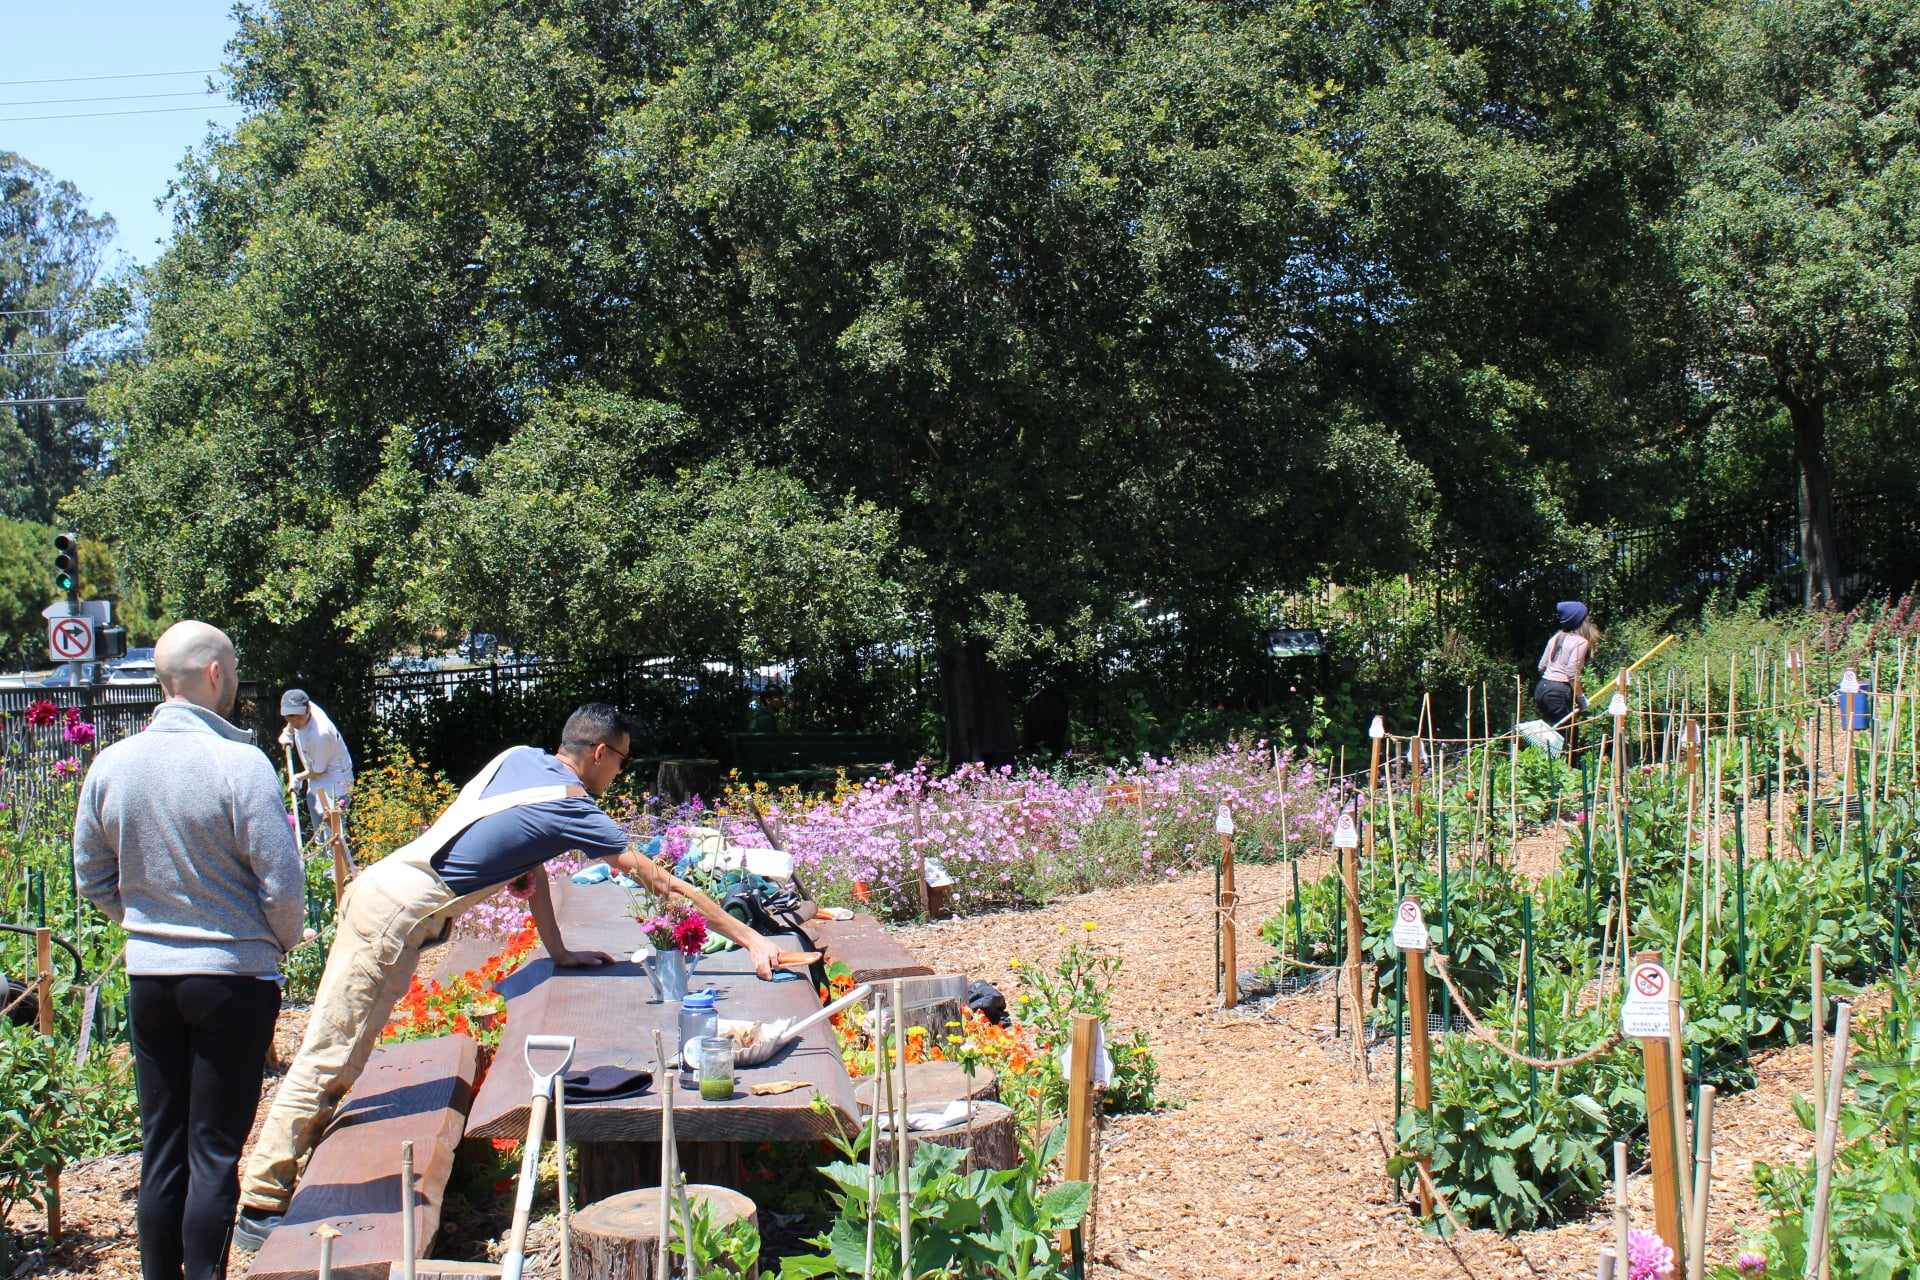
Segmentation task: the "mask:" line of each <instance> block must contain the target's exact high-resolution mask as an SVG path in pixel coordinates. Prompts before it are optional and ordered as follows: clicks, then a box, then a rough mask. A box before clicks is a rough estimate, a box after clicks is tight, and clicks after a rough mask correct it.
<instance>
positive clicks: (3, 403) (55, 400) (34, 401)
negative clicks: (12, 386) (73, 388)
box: [0, 396, 87, 409]
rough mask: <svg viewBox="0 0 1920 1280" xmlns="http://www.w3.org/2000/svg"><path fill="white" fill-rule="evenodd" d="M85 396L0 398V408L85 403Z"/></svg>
mask: <svg viewBox="0 0 1920 1280" xmlns="http://www.w3.org/2000/svg"><path fill="white" fill-rule="evenodd" d="M86 402H87V398H86V397H85V396H35V397H33V398H31V399H27V400H0V409H32V408H37V407H38V406H40V405H55V404H85V403H86Z"/></svg>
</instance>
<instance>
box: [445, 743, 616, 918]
mask: <svg viewBox="0 0 1920 1280" xmlns="http://www.w3.org/2000/svg"><path fill="white" fill-rule="evenodd" d="M579 782H580V778H579V775H577V774H576V773H574V771H573V770H571V769H569V768H567V766H566V765H564V764H562V763H561V762H560V761H559V760H557V759H555V758H554V757H553V756H551V755H548V754H547V753H546V752H544V751H542V750H540V749H539V748H538V747H521V748H519V749H518V750H516V751H514V752H513V754H512V755H509V756H508V757H507V758H506V759H505V760H502V761H501V762H500V769H499V771H498V772H497V773H495V774H494V775H493V781H492V782H489V783H488V784H487V789H486V790H485V791H483V792H481V795H482V796H483V797H485V796H496V795H500V794H502V793H504V792H508V791H523V790H525V789H526V788H528V787H546V786H552V785H553V784H555V783H560V784H563V785H578V784H579ZM626 847H627V833H626V832H624V831H622V830H621V829H620V827H619V824H617V823H616V822H614V820H613V819H612V818H609V817H608V816H607V815H606V814H605V813H603V812H601V809H600V806H599V805H597V804H595V803H594V802H593V799H592V797H590V796H571V797H568V798H566V799H561V800H548V801H545V802H543V803H541V804H523V805H516V806H515V807H514V808H511V809H508V810H506V811H505V812H503V813H496V814H492V815H490V816H488V817H485V818H482V819H480V821H478V822H476V823H474V824H473V825H472V826H470V827H468V828H467V829H466V830H465V831H462V832H461V833H460V834H459V835H457V836H455V837H454V840H453V843H452V844H450V845H448V846H447V847H446V848H445V849H442V850H441V851H440V852H439V853H437V854H435V855H434V857H433V869H434V870H435V871H438V872H439V873H440V878H441V879H442V880H444V881H446V882H447V888H449V889H452V890H453V891H454V892H455V893H473V892H475V891H477V890H480V889H486V888H489V887H492V886H496V885H503V884H506V883H507V882H508V881H510V880H515V879H518V878H519V877H520V876H522V875H524V874H526V873H527V872H529V871H531V870H533V869H534V868H535V867H537V866H539V865H540V864H541V863H543V862H545V861H546V860H547V859H548V858H552V857H557V856H558V855H560V854H563V853H566V852H568V851H569V850H574V849H577V850H579V851H580V852H581V853H584V854H586V855H587V857H589V858H611V857H613V856H614V855H615V854H618V853H621V852H624V851H625V849H626Z"/></svg>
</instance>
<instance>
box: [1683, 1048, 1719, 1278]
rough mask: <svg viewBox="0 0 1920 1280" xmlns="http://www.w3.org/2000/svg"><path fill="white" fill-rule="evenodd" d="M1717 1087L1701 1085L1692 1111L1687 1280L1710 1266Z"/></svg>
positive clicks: (1700, 1276)
mask: <svg viewBox="0 0 1920 1280" xmlns="http://www.w3.org/2000/svg"><path fill="white" fill-rule="evenodd" d="M1714 1092H1715V1091H1714V1087H1713V1086H1712V1085H1710V1084H1707V1085H1701V1086H1700V1105H1699V1106H1698V1108H1696V1109H1695V1111H1694V1113H1693V1146H1694V1154H1693V1212H1692V1216H1691V1217H1689V1218H1688V1229H1687V1280H1701V1278H1702V1277H1703V1276H1704V1275H1705V1274H1706V1266H1707V1197H1708V1194H1709V1193H1710V1192H1711V1191H1712V1189H1713V1098H1714Z"/></svg>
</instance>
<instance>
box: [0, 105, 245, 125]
mask: <svg viewBox="0 0 1920 1280" xmlns="http://www.w3.org/2000/svg"><path fill="white" fill-rule="evenodd" d="M239 105H240V104H239V103H237V102H210V103H208V104H206V105H205V106H201V107H149V108H147V109H146V110H144V111H83V112H79V113H77V114H74V115H64V116H0V124H24V123H26V122H27V121H29V120H98V119H100V118H101V117H102V116H163V115H166V114H167V113H168V112H170V111H230V110H232V109H233V108H235V107H237V106H239Z"/></svg>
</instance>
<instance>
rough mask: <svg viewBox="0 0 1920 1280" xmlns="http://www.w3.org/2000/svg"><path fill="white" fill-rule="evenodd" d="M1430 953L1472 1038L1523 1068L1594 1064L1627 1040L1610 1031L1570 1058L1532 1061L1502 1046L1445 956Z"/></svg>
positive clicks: (1617, 1032) (1554, 1067)
mask: <svg viewBox="0 0 1920 1280" xmlns="http://www.w3.org/2000/svg"><path fill="white" fill-rule="evenodd" d="M1427 954H1428V955H1429V956H1431V957H1432V958H1433V968H1434V972H1436V973H1438V974H1439V975H1440V981H1442V982H1444V983H1445V984H1446V986H1447V990H1448V991H1449V992H1451V993H1452V995H1453V999H1454V1002H1455V1003H1456V1004H1458V1005H1459V1006H1460V1012H1461V1013H1463V1014H1465V1015H1466V1018H1467V1025H1468V1026H1470V1027H1472V1028H1473V1038H1474V1039H1476V1040H1479V1041H1481V1042H1483V1043H1485V1044H1490V1045H1492V1046H1493V1047H1494V1048H1496V1049H1498V1050H1499V1051H1500V1052H1501V1053H1503V1054H1505V1055H1506V1056H1507V1057H1509V1058H1511V1059H1513V1060H1514V1061H1515V1062H1517V1063H1519V1064H1520V1065H1521V1066H1523V1067H1534V1068H1536V1069H1538V1070H1541V1071H1558V1070H1560V1069H1561V1068H1563V1067H1577V1066H1579V1065H1581V1064H1582V1063H1586V1062H1592V1061H1593V1060H1594V1059H1595V1058H1599V1057H1603V1056H1605V1055H1606V1054H1609V1053H1612V1052H1613V1051H1614V1050H1615V1049H1617V1048H1619V1047H1620V1045H1621V1044H1622V1043H1624V1042H1625V1040H1626V1037H1625V1036H1623V1035H1621V1034H1620V1032H1619V1031H1618V1030H1615V1031H1611V1032H1609V1033H1608V1034H1607V1035H1606V1036H1605V1037H1604V1038H1602V1039H1601V1040H1600V1041H1599V1042H1598V1043H1596V1044H1594V1045H1592V1046H1590V1047H1588V1048H1586V1049H1583V1050H1581V1051H1580V1052H1579V1053H1576V1054H1574V1055H1573V1056H1571V1057H1567V1058H1533V1057H1529V1056H1527V1055H1526V1054H1524V1053H1520V1052H1518V1051H1516V1050H1513V1049H1509V1048H1508V1047H1507V1046H1506V1045H1504V1044H1501V1043H1500V1037H1499V1033H1498V1032H1496V1031H1495V1030H1494V1029H1493V1028H1491V1027H1489V1026H1487V1024H1486V1023H1484V1022H1482V1021H1480V1018H1479V1015H1477V1014H1475V1013H1474V1011H1473V1006H1472V1005H1471V1004H1469V1003H1467V998H1466V997H1465V996H1464V995H1462V994H1460V988H1459V987H1457V986H1455V985H1454V982H1453V975H1452V974H1451V973H1449V972H1448V966H1447V958H1446V956H1444V955H1442V954H1441V953H1440V952H1438V951H1430V952H1428V953H1427Z"/></svg>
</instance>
